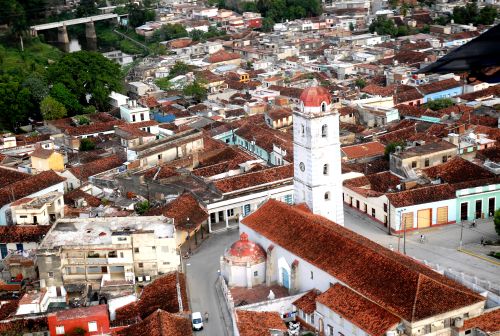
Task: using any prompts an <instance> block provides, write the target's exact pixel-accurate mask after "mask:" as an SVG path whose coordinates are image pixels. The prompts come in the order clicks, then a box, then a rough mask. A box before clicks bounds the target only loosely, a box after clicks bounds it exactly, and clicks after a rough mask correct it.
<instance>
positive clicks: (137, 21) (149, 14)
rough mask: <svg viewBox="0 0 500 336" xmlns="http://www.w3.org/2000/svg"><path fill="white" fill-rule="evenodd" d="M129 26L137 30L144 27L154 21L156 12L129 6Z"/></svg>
mask: <svg viewBox="0 0 500 336" xmlns="http://www.w3.org/2000/svg"><path fill="white" fill-rule="evenodd" d="M127 10H128V24H129V26H131V27H133V28H136V27H139V26H142V25H143V24H144V23H146V22H147V21H154V19H155V11H154V10H152V9H147V8H144V7H143V6H139V5H137V4H135V3H134V4H128V5H127Z"/></svg>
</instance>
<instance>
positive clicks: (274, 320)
mask: <svg viewBox="0 0 500 336" xmlns="http://www.w3.org/2000/svg"><path fill="white" fill-rule="evenodd" d="M236 324H237V326H238V331H239V332H240V336H266V335H271V332H270V330H280V331H286V330H287V328H286V325H285V322H283V320H282V319H281V317H280V315H279V313H278V312H257V311H250V310H236Z"/></svg>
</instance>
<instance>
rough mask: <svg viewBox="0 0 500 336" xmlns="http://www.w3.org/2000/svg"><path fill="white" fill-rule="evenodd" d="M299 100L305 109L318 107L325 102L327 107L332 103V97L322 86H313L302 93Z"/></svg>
mask: <svg viewBox="0 0 500 336" xmlns="http://www.w3.org/2000/svg"><path fill="white" fill-rule="evenodd" d="M300 100H301V101H302V103H304V106H307V107H319V106H321V103H323V102H325V103H326V104H327V105H330V104H331V103H332V96H331V95H330V92H328V90H327V89H325V88H324V87H322V86H313V87H310V88H307V89H304V91H302V94H301V95H300Z"/></svg>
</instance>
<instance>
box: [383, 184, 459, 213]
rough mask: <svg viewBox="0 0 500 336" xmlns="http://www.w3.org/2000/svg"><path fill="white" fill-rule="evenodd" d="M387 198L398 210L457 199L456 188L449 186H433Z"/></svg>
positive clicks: (394, 194) (402, 192) (395, 194)
mask: <svg viewBox="0 0 500 336" xmlns="http://www.w3.org/2000/svg"><path fill="white" fill-rule="evenodd" d="M386 196H387V198H388V199H389V200H390V201H391V204H392V205H393V206H394V207H396V208H402V207H405V206H411V205H417V204H425V203H432V202H438V201H444V200H449V199H454V198H455V197H456V196H455V188H453V187H452V186H451V185H449V184H438V185H431V186H428V187H422V188H416V189H410V190H405V191H401V192H398V193H389V194H387V195H386Z"/></svg>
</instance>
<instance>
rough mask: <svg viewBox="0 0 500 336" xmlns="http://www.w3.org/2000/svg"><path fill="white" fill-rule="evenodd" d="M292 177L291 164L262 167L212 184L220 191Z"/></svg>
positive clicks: (229, 190) (254, 185)
mask: <svg viewBox="0 0 500 336" xmlns="http://www.w3.org/2000/svg"><path fill="white" fill-rule="evenodd" d="M292 178H293V164H288V165H285V166H279V167H273V168H268V169H263V170H260V171H257V172H250V173H245V174H241V175H236V176H232V177H227V178H224V179H221V180H218V181H215V182H214V185H215V187H216V188H217V189H219V190H220V191H221V192H222V193H228V192H231V191H236V190H241V189H245V188H250V187H256V186H259V185H261V184H266V183H271V182H278V181H281V180H290V179H292Z"/></svg>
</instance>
